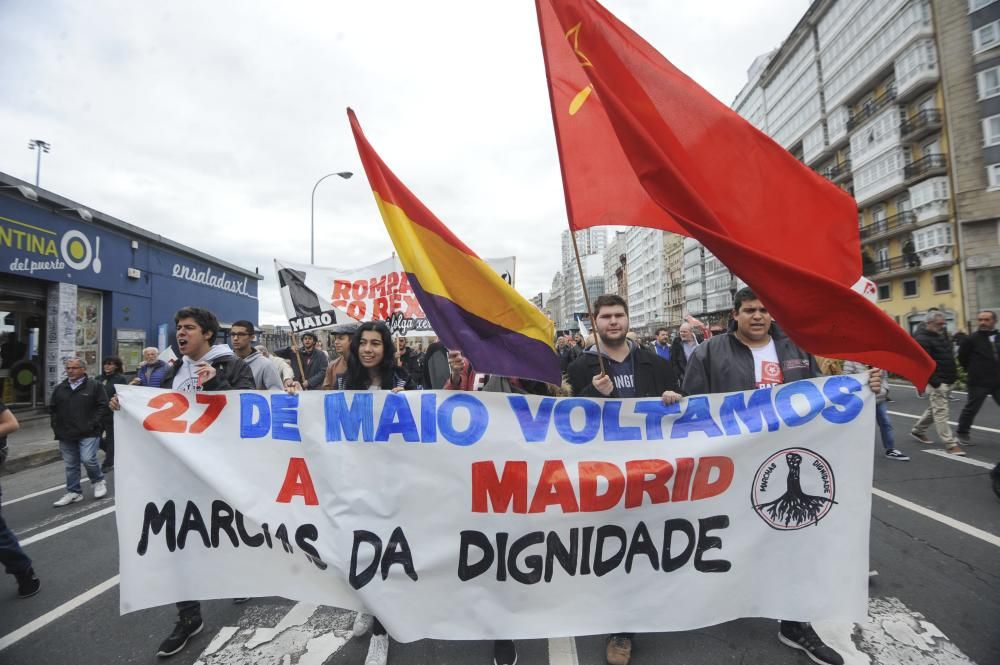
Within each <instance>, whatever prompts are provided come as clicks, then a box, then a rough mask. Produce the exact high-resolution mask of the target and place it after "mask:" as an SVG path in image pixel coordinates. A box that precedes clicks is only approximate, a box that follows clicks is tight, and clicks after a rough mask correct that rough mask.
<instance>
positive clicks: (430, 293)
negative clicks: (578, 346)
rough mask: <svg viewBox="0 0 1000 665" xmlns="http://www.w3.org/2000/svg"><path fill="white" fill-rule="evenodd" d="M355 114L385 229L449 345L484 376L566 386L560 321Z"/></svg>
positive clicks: (426, 310)
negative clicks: (465, 235)
mask: <svg viewBox="0 0 1000 665" xmlns="http://www.w3.org/2000/svg"><path fill="white" fill-rule="evenodd" d="M347 116H348V118H349V119H350V121H351V130H352V131H353V132H354V140H355V141H356V142H357V144H358V152H359V153H360V155H361V163H362V164H363V165H364V168H365V173H366V174H367V175H368V182H369V183H371V186H372V190H373V191H374V194H375V202H376V203H377V204H378V209H379V212H381V213H382V220H383V221H384V222H385V228H386V230H387V231H389V237H390V238H392V244H393V245H395V247H396V253H397V254H398V255H399V260H400V262H401V263H402V264H403V269H404V270H405V271H406V274H407V278H408V279H409V282H410V286H411V287H413V292H414V293H415V294H416V296H417V300H418V301H419V302H420V306H421V307H423V310H424V313H425V314H427V318H428V319H429V320H430V322H431V324H432V325H433V326H434V331H435V333H437V335H438V337H440V338H441V341H442V342H443V343H444V345H445V346H446V347H448V348H449V349H456V350H461V352H462V354H463V355H465V356H466V357H467V358H468V359H469V360H470V361H471V362H472V366H473V367H475V368H476V370H477V371H479V372H484V373H489V374H498V375H500V376H506V377H516V378H522V379H534V380H536V381H545V382H548V383H553V384H556V385H559V383H561V381H562V378H561V373H560V368H559V357H558V356H557V355H556V351H555V347H554V339H555V329H554V326H553V325H552V322H551V321H549V319H548V318H547V317H546V316H545V315H544V314H543V313H542V312H541V311H539V309H538V308H537V307H535V306H534V305H533V304H532V303H531V302H529V301H528V300H526V299H525V298H524V297H523V296H522V295H521V294H519V293H518V292H517V291H515V290H514V287H512V286H510V285H509V284H508V283H507V282H506V281H504V279H503V278H502V277H500V275H498V274H497V273H496V271H494V270H493V269H492V268H490V267H489V265H487V264H486V263H485V262H484V261H483V260H482V259H480V258H479V257H478V256H477V255H476V253H475V252H473V251H472V250H471V249H469V248H468V247H467V246H466V245H465V243H463V242H462V241H461V240H459V239H458V238H457V237H456V236H455V234H454V233H452V232H451V231H450V230H449V229H448V227H446V226H445V225H444V224H442V223H441V221H440V220H438V218H437V217H435V216H434V213H432V212H431V211H430V210H428V209H427V208H426V207H424V204H423V203H421V202H420V200H419V199H417V197H416V196H414V195H413V193H412V192H411V191H410V190H409V189H407V188H406V186H405V185H404V184H403V183H402V182H400V181H399V179H398V178H397V177H396V176H395V175H394V174H393V172H392V171H390V170H389V168H388V167H387V166H386V165H385V163H384V162H383V161H382V159H381V158H380V157H379V156H378V154H377V153H376V152H375V150H373V149H372V147H371V145H369V143H368V140H367V139H366V138H365V135H364V134H363V133H362V131H361V126H360V125H359V124H358V119H357V117H356V116H355V115H354V111H352V110H351V109H348V110H347Z"/></svg>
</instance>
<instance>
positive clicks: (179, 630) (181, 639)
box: [156, 617, 205, 658]
mask: <svg viewBox="0 0 1000 665" xmlns="http://www.w3.org/2000/svg"><path fill="white" fill-rule="evenodd" d="M204 627H205V623H204V622H203V621H202V620H201V617H194V618H190V619H189V618H186V617H181V618H179V619H178V620H177V623H176V624H175V625H174V632H172V633H170V636H169V637H168V638H167V639H165V640H163V643H162V644H160V650H159V651H157V652H156V655H157V656H159V657H160V658H166V657H167V656H173V655H174V654H175V653H177V652H178V651H180V650H181V649H183V648H184V647H185V645H187V643H188V640H189V639H191V638H192V637H194V636H195V635H197V634H198V633H200V632H201V629H202V628H204Z"/></svg>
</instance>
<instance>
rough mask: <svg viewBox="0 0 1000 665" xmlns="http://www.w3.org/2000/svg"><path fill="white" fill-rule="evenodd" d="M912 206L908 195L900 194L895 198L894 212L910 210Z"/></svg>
mask: <svg viewBox="0 0 1000 665" xmlns="http://www.w3.org/2000/svg"><path fill="white" fill-rule="evenodd" d="M912 209H913V206H911V205H910V196H909V195H908V194H907V195H905V196H900V197H899V198H898V199H896V213H897V214H900V213H904V212H907V211H909V210H912Z"/></svg>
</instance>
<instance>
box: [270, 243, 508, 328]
mask: <svg viewBox="0 0 1000 665" xmlns="http://www.w3.org/2000/svg"><path fill="white" fill-rule="evenodd" d="M486 263H487V264H489V265H490V266H491V267H492V268H493V269H494V270H496V271H497V273H498V274H499V275H500V276H501V277H503V278H504V279H505V280H507V283H508V284H510V285H511V286H513V285H514V267H515V259H514V257H513V256H509V257H505V258H501V259H486ZM274 270H275V272H277V274H278V284H279V286H280V288H281V302H282V305H283V306H284V308H285V315H286V316H287V317H288V323H289V325H290V326H291V327H292V332H305V331H306V330H318V329H321V328H328V327H330V326H333V325H336V324H337V323H345V322H350V321H385V323H386V325H388V326H389V329H390V330H391V331H392V334H393V335H401V336H405V335H416V336H431V335H434V330H433V328H432V326H431V323H430V321H428V320H427V316H426V315H425V314H424V310H423V308H422V307H421V306H420V303H419V302H417V297H416V295H415V294H414V293H413V289H412V288H411V287H410V282H409V278H408V276H407V273H406V271H405V270H403V264H402V263H400V261H399V259H398V258H397V257H396V256H395V255H393V256H392V257H391V258H388V259H386V260H385V261H380V262H378V263H376V264H374V265H370V266H366V267H364V268H356V269H350V270H343V269H340V268H324V267H320V266H311V265H305V264H301V263H290V262H288V261H281V260H278V259H275V260H274Z"/></svg>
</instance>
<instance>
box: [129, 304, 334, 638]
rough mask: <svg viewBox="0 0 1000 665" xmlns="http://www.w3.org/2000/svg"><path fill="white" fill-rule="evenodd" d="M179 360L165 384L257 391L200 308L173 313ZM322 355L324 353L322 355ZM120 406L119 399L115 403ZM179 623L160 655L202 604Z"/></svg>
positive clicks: (188, 609)
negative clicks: (179, 353)
mask: <svg viewBox="0 0 1000 665" xmlns="http://www.w3.org/2000/svg"><path fill="white" fill-rule="evenodd" d="M174 323H175V324H176V325H177V347H178V348H179V349H180V351H181V355H182V357H181V358H180V360H178V361H177V362H175V363H174V364H173V365H171V367H170V369H168V370H167V373H166V374H165V375H164V377H163V383H162V385H163V387H164V388H166V387H168V386H169V387H171V388H173V389H174V390H184V391H196V390H209V391H219V390H254V389H255V388H256V383H255V381H254V378H253V371H252V370H251V369H250V366H249V365H247V364H246V363H245V362H243V361H242V360H240V359H239V358H237V357H236V354H234V353H233V351H232V350H231V349H230V348H229V347H228V346H226V345H225V344H218V345H216V344H215V337H216V335H217V334H218V333H219V320H218V319H217V318H216V317H215V314H213V313H212V312H210V311H209V310H207V309H203V308H201V307H184V308H182V309H180V310H178V311H177V313H176V314H175V315H174ZM320 355H322V354H320ZM112 406H113V408H114V407H116V406H117V401H116V402H115V403H114V404H113V405H112ZM177 613H178V618H177V624H176V625H175V626H174V630H173V632H172V633H170V635H169V636H168V637H167V639H165V640H164V641H163V643H162V644H160V649H159V651H158V652H157V654H156V655H157V656H160V657H166V656H172V655H174V654H175V653H177V652H178V651H180V650H181V649H183V648H184V646H185V645H186V644H187V642H188V640H189V639H190V638H191V637H192V636H194V635H197V634H198V633H200V632H201V629H202V628H203V627H204V623H203V622H202V620H201V603H199V602H198V601H197V600H184V601H181V602H179V603H177Z"/></svg>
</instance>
